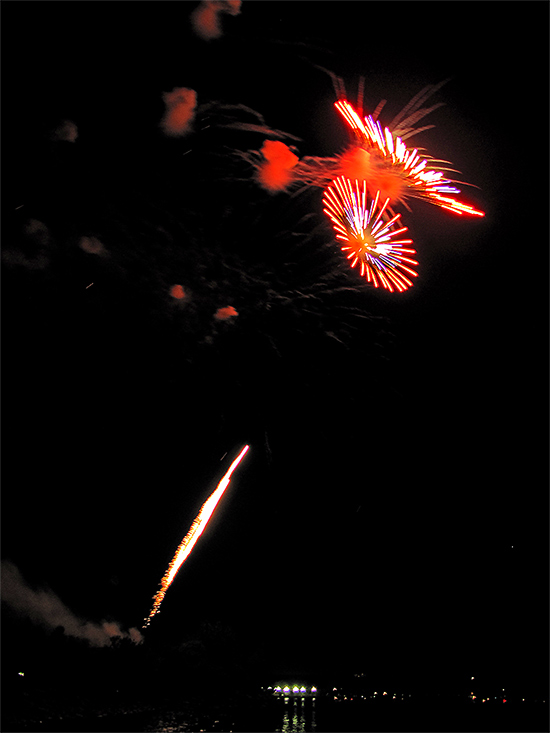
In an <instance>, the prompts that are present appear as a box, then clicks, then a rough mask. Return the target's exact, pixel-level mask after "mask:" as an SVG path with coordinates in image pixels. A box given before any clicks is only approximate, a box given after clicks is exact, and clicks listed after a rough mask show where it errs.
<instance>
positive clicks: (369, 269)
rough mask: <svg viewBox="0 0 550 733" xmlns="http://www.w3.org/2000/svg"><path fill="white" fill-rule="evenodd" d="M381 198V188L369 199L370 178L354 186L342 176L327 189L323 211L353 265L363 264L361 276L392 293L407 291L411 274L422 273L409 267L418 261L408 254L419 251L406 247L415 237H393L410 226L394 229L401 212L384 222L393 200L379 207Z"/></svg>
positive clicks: (414, 275) (361, 265)
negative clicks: (398, 238) (360, 184)
mask: <svg viewBox="0 0 550 733" xmlns="http://www.w3.org/2000/svg"><path fill="white" fill-rule="evenodd" d="M379 198H380V191H377V192H376V195H375V197H374V199H372V200H370V202H369V199H368V196H367V184H366V181H363V184H362V189H360V188H359V182H358V181H357V180H356V181H355V187H353V186H352V183H351V181H350V180H349V178H344V177H343V176H341V177H339V178H336V179H335V180H334V181H333V182H332V184H331V186H328V188H326V189H325V192H324V196H323V202H324V204H325V208H324V209H323V210H324V212H325V214H326V215H327V216H328V217H329V218H330V220H331V221H332V225H333V227H334V231H335V232H336V239H339V240H341V241H343V242H345V245H344V246H343V247H341V249H342V252H345V253H347V254H346V257H347V259H348V260H350V261H351V262H350V264H351V266H352V267H355V266H356V265H357V264H359V265H360V273H361V275H362V276H364V277H365V278H366V279H367V281H368V282H370V283H372V284H373V285H374V287H375V288H377V287H378V286H379V285H382V287H384V288H386V290H389V291H390V292H393V291H394V290H398V291H400V292H403V291H404V290H407V288H409V287H410V286H411V285H412V281H411V280H409V278H408V277H407V275H410V276H412V277H416V276H417V275H418V273H417V272H415V271H414V270H412V269H411V268H410V267H409V265H418V262H417V261H416V260H413V259H411V258H410V257H408V256H407V255H411V254H415V252H416V250H414V249H409V248H407V249H405V248H404V247H403V246H402V245H408V244H412V239H400V240H395V239H393V238H394V237H395V236H397V235H398V234H402V233H403V232H406V231H407V227H401V228H398V229H393V228H392V227H393V226H394V224H395V222H396V221H397V220H398V219H399V217H400V214H396V215H395V216H393V217H392V218H391V219H390V220H389V221H384V219H383V215H384V212H385V211H386V209H387V208H388V204H389V202H390V200H389V199H386V201H385V203H384V204H383V205H382V206H381V207H379V206H378V204H379ZM405 273H406V274H405Z"/></svg>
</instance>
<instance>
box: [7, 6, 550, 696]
mask: <svg viewBox="0 0 550 733" xmlns="http://www.w3.org/2000/svg"><path fill="white" fill-rule="evenodd" d="M196 5H197V4H196V3H187V2H154V3H153V2H78V3H77V2H38V3H34V2H3V3H2V25H3V49H4V53H3V57H4V58H3V61H4V63H3V69H2V87H3V102H4V104H3V113H4V114H3V122H4V125H3V131H2V132H3V136H2V138H3V139H2V142H3V152H4V176H3V193H4V218H3V247H2V250H3V252H2V286H3V290H2V306H3V307H2V315H3V319H2V325H3V339H2V340H3V360H2V361H3V486H2V499H3V507H2V508H3V512H2V517H3V522H2V530H3V533H2V535H3V536H2V540H3V541H2V560H3V571H4V573H5V572H6V568H8V572H9V574H10V575H9V578H10V579H11V580H10V582H11V583H12V585H11V586H10V587H11V588H12V593H13V596H12V595H10V598H9V599H6V596H5V592H4V600H5V601H6V603H5V604H3V610H6V609H7V611H8V614H9V615H10V614H11V616H13V615H14V614H15V616H19V617H21V616H25V615H31V616H32V618H33V619H34V620H35V622H36V623H39V624H40V623H42V624H46V625H47V624H48V623H49V624H50V626H51V625H52V624H53V623H54V622H53V621H52V620H51V617H50V620H49V621H46V620H45V615H44V614H42V613H41V610H40V603H41V602H44V598H45V597H46V596H47V595H48V594H55V595H56V596H57V598H58V599H59V601H60V604H61V605H62V606H63V607H64V608H65V609H66V611H67V614H69V615H72V616H74V617H77V618H79V619H82V620H85V621H88V622H91V623H93V624H98V625H101V623H102V622H103V621H110V622H116V623H117V624H118V625H119V627H120V629H122V630H124V631H125V632H128V630H129V629H130V628H132V627H137V628H139V627H140V626H141V623H142V621H143V618H144V616H146V615H147V613H148V611H149V609H150V606H151V598H152V596H153V594H154V593H155V591H156V589H157V586H158V583H159V581H160V579H161V577H162V575H163V573H164V571H165V569H166V566H167V565H168V562H169V561H170V559H171V557H172V555H173V552H174V551H175V549H176V547H177V545H178V544H179V542H180V540H181V539H182V537H183V536H184V534H185V533H186V532H187V530H188V528H189V526H190V524H191V522H192V520H193V518H194V516H195V515H196V513H197V512H198V510H199V508H200V506H201V504H202V503H203V501H204V500H205V499H206V498H207V497H208V495H209V494H210V492H211V491H212V490H213V489H214V488H215V486H216V483H217V482H218V481H219V479H220V478H221V476H222V475H223V473H224V471H225V470H226V469H227V468H228V466H229V463H230V462H231V460H232V459H233V457H235V456H236V455H237V453H238V451H239V450H240V448H241V447H242V446H243V445H244V444H245V443H249V444H250V446H251V450H250V453H249V455H248V456H247V457H246V458H245V460H244V462H243V464H242V465H241V467H240V468H239V469H238V471H237V472H236V473H235V475H234V478H233V480H232V482H231V485H230V488H229V489H228V491H227V493H226V495H225V496H224V498H223V500H222V503H221V504H220V506H219V508H218V511H217V513H216V514H215V516H214V518H213V520H212V522H211V523H210V525H209V526H208V528H207V530H206V532H205V533H204V535H203V536H202V538H201V540H200V541H199V543H198V545H197V547H196V549H195V551H194V553H193V554H192V555H191V557H190V559H189V560H188V562H187V563H186V564H185V565H184V566H183V568H182V570H181V571H180V573H179V575H178V577H177V579H176V580H175V581H174V583H173V585H172V587H171V588H170V589H169V591H168V593H167V595H166V598H165V600H164V603H163V606H162V612H161V614H160V615H159V616H157V617H155V618H154V619H153V622H152V624H151V627H150V628H149V629H148V630H147V632H146V633H145V643H147V636H148V635H152V636H155V635H156V636H157V637H159V638H160V637H162V638H163V639H165V640H172V639H173V641H174V644H177V643H181V641H182V640H184V639H186V638H192V637H193V633H194V630H195V629H196V628H197V627H198V625H199V624H200V623H201V622H203V621H204V620H205V619H206V620H209V621H212V622H219V623H222V624H225V625H227V626H228V627H230V628H232V629H234V630H235V633H237V634H238V635H239V638H242V639H246V643H247V644H249V645H250V644H251V645H256V646H257V647H258V649H259V650H261V653H262V654H264V655H265V656H266V658H268V659H270V660H272V662H273V665H274V668H277V669H278V668H280V669H285V668H288V669H289V670H298V671H300V670H304V671H313V672H315V671H316V670H321V669H322V670H325V671H330V670H348V671H352V672H353V671H364V670H368V671H369V673H371V674H373V675H374V676H376V674H377V673H378V672H379V673H380V675H383V674H387V673H388V670H395V669H396V668H398V669H399V671H400V672H399V674H400V676H401V677H402V678H403V680H404V683H406V682H407V681H409V682H410V683H411V684H413V683H414V684H416V683H417V681H418V679H419V678H422V677H423V676H425V677H426V678H429V679H437V680H438V681H439V682H441V680H446V679H448V680H452V681H453V684H455V683H456V684H457V685H459V684H462V682H463V681H464V680H467V679H469V678H470V676H472V675H479V676H480V677H481V676H484V678H486V679H487V680H488V681H490V682H491V684H496V685H499V686H500V687H505V686H507V685H510V686H512V685H513V686H515V688H516V689H518V690H529V691H530V690H534V689H535V688H536V689H538V690H544V689H546V687H547V657H548V633H547V622H548V475H547V463H548V460H547V455H548V420H547V410H548V391H547V390H548V321H547V312H548V304H547V274H548V249H547V246H548V244H547V243H548V232H547V203H548V182H547V162H548V135H547V130H548V104H547V90H548V72H547V69H548V59H547V46H548V43H547V29H548V5H547V4H546V3H539V2H491V3H482V2H477V3H471V2H460V3H451V2H448V3H437V2H417V3H404V4H402V3H399V2H337V3H336V2H330V1H329V2H244V3H243V4H242V7H241V13H240V14H239V15H230V14H226V15H224V16H223V17H222V24H223V35H222V36H221V37H220V38H218V39H214V40H210V41H205V40H203V39H201V38H200V37H198V36H197V35H196V34H195V33H194V32H193V30H192V28H191V26H190V22H189V16H190V14H191V12H192V11H193V10H194V8H195V7H196ZM321 67H322V68H321ZM323 69H327V70H330V71H331V72H333V73H334V74H335V75H337V76H339V77H341V78H342V79H343V81H344V83H345V85H346V89H347V91H348V95H349V98H350V101H352V102H354V101H355V99H356V94H357V86H358V83H359V78H360V77H361V76H363V77H364V78H365V108H366V110H369V111H373V109H374V107H375V106H376V105H377V104H378V102H379V101H380V100H381V99H387V100H388V101H387V105H386V108H384V111H383V112H382V114H381V120H382V123H385V124H387V123H388V122H389V121H391V119H392V118H393V117H394V116H395V115H396V114H397V112H399V111H400V110H401V109H402V107H403V106H404V105H405V104H406V103H407V102H408V101H409V100H410V99H411V98H412V97H413V96H414V95H415V94H417V92H419V91H420V90H421V89H422V88H423V87H425V86H426V85H428V84H437V83H439V82H441V81H443V80H446V79H448V81H447V83H446V84H445V85H443V86H442V87H441V89H439V91H438V92H437V93H436V94H435V95H434V97H433V98H431V99H430V100H429V104H435V103H438V102H442V103H443V105H442V106H441V107H439V108H438V109H436V110H434V112H432V113H431V114H430V115H429V116H428V117H427V118H426V119H425V120H423V121H422V123H419V125H420V124H424V123H426V124H429V123H431V124H433V125H434V127H433V128H432V129H431V130H426V131H425V132H422V133H420V134H419V135H418V136H417V137H415V138H413V139H412V140H413V141H414V145H415V146H422V147H425V148H426V150H427V151H428V152H429V153H430V155H432V156H433V157H435V158H440V159H445V160H449V161H451V162H452V166H451V167H453V168H455V169H457V170H458V171H460V175H458V176H457V178H458V179H459V180H460V181H464V182H467V183H469V184H473V186H466V185H464V186H462V187H461V190H462V198H463V199H464V200H466V201H468V202H469V203H471V204H472V205H474V206H475V207H476V208H479V209H482V210H483V211H484V212H485V214H486V215H485V217H484V218H477V217H470V218H467V217H458V216H455V215H453V214H452V213H450V212H446V211H444V210H443V209H438V208H436V207H431V206H430V205H428V204H426V203H423V202H419V201H414V200H413V201H412V202H410V206H411V209H412V211H411V212H408V211H407V210H406V209H404V208H402V207H401V208H399V209H398V210H399V211H401V212H402V219H403V222H404V224H405V225H406V226H408V227H409V232H410V234H411V237H412V239H413V240H414V243H415V248H416V250H417V255H418V261H419V263H420V264H419V267H418V271H419V277H418V278H417V279H416V280H415V283H414V287H413V288H411V289H410V290H409V291H407V292H406V293H403V294H400V293H387V292H385V291H381V290H380V289H378V290H375V289H374V288H373V287H371V286H370V285H369V284H368V283H366V281H365V280H364V279H363V280H362V279H361V278H360V277H359V275H358V273H357V272H356V271H355V270H351V269H350V268H349V267H348V266H347V263H346V262H345V261H343V258H341V256H340V254H339V252H338V248H337V246H336V244H334V240H333V238H332V230H331V227H330V226H329V224H328V222H327V220H326V217H324V215H323V213H322V189H319V188H314V187H311V188H310V189H308V190H307V191H303V192H302V193H300V194H299V195H296V196H291V195H290V194H288V193H279V194H277V195H270V194H269V193H267V192H265V191H263V190H262V189H261V188H260V187H259V186H258V185H257V184H256V183H255V181H254V180H253V178H252V172H251V170H250V168H248V167H247V165H246V164H245V163H244V162H243V161H242V160H240V159H239V157H238V155H236V154H235V151H247V150H259V149H260V148H261V146H262V143H263V141H264V139H265V138H266V135H265V134H261V133H259V132H251V131H245V130H243V129H235V128H227V127H223V126H222V122H223V114H222V113H221V112H220V109H223V107H222V106H223V105H241V106H240V107H234V108H233V112H231V114H235V119H237V120H241V121H243V122H253V121H254V120H253V119H252V117H247V116H246V112H245V110H244V108H243V107H242V105H244V106H246V107H248V108H250V109H252V110H255V111H256V112H258V113H260V114H261V115H263V118H264V119H265V125H266V126H268V127H270V128H273V129H275V130H282V131H284V132H286V133H288V134H289V135H293V136H295V137H296V138H299V140H298V141H297V140H287V143H288V144H294V145H295V146H296V149H297V151H298V153H299V155H300V157H302V156H304V155H310V156H331V155H335V154H337V153H339V152H341V151H342V150H343V148H344V147H345V146H346V145H347V144H348V143H349V142H350V138H349V136H348V133H347V130H346V129H345V124H344V123H343V121H342V120H341V119H340V116H339V115H338V114H337V112H336V110H335V109H334V107H333V103H334V101H336V93H335V91H334V88H333V85H332V82H331V78H330V76H329V75H328V74H327V73H325V72H324V71H323ZM175 87H185V88H188V89H193V90H195V91H196V93H197V105H198V108H197V115H196V119H195V122H194V125H193V129H192V130H191V132H190V133H189V134H188V135H186V136H184V137H181V138H170V137H167V136H166V135H164V134H163V132H162V130H161V128H160V127H159V123H160V120H161V118H162V115H163V113H164V109H165V107H164V103H163V98H162V95H163V93H165V92H169V91H171V90H172V89H173V88H175ZM214 103H217V104H214ZM225 110H226V112H227V107H226V108H225ZM227 114H229V113H227ZM64 120H70V121H71V122H72V123H73V125H74V129H77V131H78V132H77V135H78V136H77V137H76V139H73V140H70V139H66V137H67V134H68V133H66V132H65V133H62V132H59V130H60V129H62V124H63V121H64ZM63 129H65V131H66V130H67V129H73V128H63ZM56 131H57V132H56ZM64 134H65V139H60V137H61V138H62V137H63V135H64ZM83 238H87V239H85V240H83ZM83 241H84V242H85V243H86V242H87V243H88V244H87V245H86V244H84V245H83ZM90 243H91V244H90ZM86 248H87V249H86ZM92 283H93V284H92ZM174 284H181V285H182V286H183V288H184V290H185V292H186V293H187V297H186V298H185V299H182V301H181V302H180V301H178V300H177V299H175V298H173V297H172V296H171V295H170V288H171V287H172V286H173V285H174ZM297 293H302V294H305V293H310V294H312V293H314V294H315V297H314V298H313V297H312V298H309V299H308V298H305V297H299V296H298V295H297ZM229 306H231V307H233V308H234V309H235V310H236V312H237V313H238V315H237V316H234V317H232V318H228V319H227V320H225V321H223V320H217V319H216V318H215V317H214V314H215V313H216V311H217V309H219V308H225V307H229ZM14 568H16V569H17V570H18V572H19V575H17V570H15V569H14ZM14 577H15V578H16V581H14V580H13V579H14ZM14 583H15V589H14V585H13V584H14ZM41 589H42V590H43V591H44V593H43V594H42V595H40V594H39V592H38V591H39V590H41ZM25 594H26V595H25ZM22 596H25V597H26V598H27V600H28V606H26V607H25V609H26V610H25V609H22V607H21V606H17V603H18V601H17V599H18V598H19V599H20V598H21V597H22ZM40 598H41V599H42V601H41V600H40ZM29 599H30V600H29ZM32 604H34V605H35V608H34V609H33V610H32V611H31V610H30V606H31V605H32ZM11 616H8V617H11ZM60 623H61V622H60ZM55 625H56V624H55ZM65 625H66V624H65ZM243 643H245V642H243ZM500 682H502V685H500Z"/></svg>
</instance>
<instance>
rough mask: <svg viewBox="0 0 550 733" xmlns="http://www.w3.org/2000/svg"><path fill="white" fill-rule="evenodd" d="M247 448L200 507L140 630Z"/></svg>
mask: <svg viewBox="0 0 550 733" xmlns="http://www.w3.org/2000/svg"><path fill="white" fill-rule="evenodd" d="M249 448H250V446H249V445H245V447H244V448H243V449H242V450H241V452H240V453H239V455H238V456H237V457H236V458H235V460H234V461H233V463H232V464H231V465H230V466H229V469H228V470H227V472H226V474H225V475H224V477H223V478H222V480H221V481H220V483H219V484H218V485H217V487H216V489H215V491H214V492H213V493H212V494H210V496H209V497H208V499H207V500H206V501H205V502H204V504H203V505H202V507H201V510H200V512H199V513H198V514H197V516H196V517H195V519H194V521H193V524H192V525H191V529H190V530H189V532H188V533H187V534H186V535H185V537H184V538H183V540H182V541H181V543H180V545H179V547H178V549H177V551H176V554H175V555H174V557H173V559H172V562H171V563H170V565H168V569H167V571H166V573H165V574H164V577H163V578H162V580H161V582H160V590H158V591H157V593H156V594H155V595H154V596H153V601H154V602H153V606H152V608H151V611H150V613H149V616H147V618H146V619H145V623H144V624H143V627H142V628H145V627H146V626H149V624H150V623H151V619H152V618H153V616H154V615H155V614H156V613H158V610H159V607H160V604H161V603H162V600H163V598H164V596H165V595H166V591H167V590H168V588H169V586H170V584H171V583H172V581H173V580H174V578H175V577H176V575H177V572H178V570H179V569H180V567H181V566H182V565H183V563H184V562H185V561H186V560H187V558H188V557H189V555H190V554H191V550H192V549H193V547H194V546H195V544H196V542H197V540H198V539H199V537H200V536H201V534H202V533H203V532H204V529H205V527H206V525H207V524H208V520H209V519H210V517H211V516H212V514H213V513H214V509H215V508H216V506H217V505H218V502H219V500H220V499H221V498H222V496H223V494H224V491H225V490H226V489H227V487H228V486H229V482H230V481H231V474H232V473H233V471H234V470H235V469H236V468H237V466H238V465H239V463H240V462H241V461H242V459H243V458H244V456H245V455H246V453H247V451H248V449H249Z"/></svg>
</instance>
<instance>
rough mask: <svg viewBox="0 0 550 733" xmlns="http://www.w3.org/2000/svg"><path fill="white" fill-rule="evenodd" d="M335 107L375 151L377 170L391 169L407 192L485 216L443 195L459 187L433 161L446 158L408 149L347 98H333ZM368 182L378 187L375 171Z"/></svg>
mask: <svg viewBox="0 0 550 733" xmlns="http://www.w3.org/2000/svg"><path fill="white" fill-rule="evenodd" d="M335 107H336V109H337V110H338V112H340V114H341V115H342V117H343V118H344V119H345V120H346V122H347V123H348V125H349V126H350V127H351V129H352V130H354V132H355V133H356V135H357V137H358V138H359V139H360V141H361V145H362V146H364V147H365V148H367V149H369V150H371V151H376V152H377V153H378V157H379V162H380V163H381V166H382V167H381V170H380V173H379V174H380V175H383V173H385V174H386V175H387V174H388V173H389V172H391V174H392V175H394V176H395V178H396V184H397V183H401V184H403V185H405V186H406V189H407V195H408V196H411V197H412V198H420V199H423V200H424V201H429V202H430V203H432V204H436V206H441V207H442V208H444V209H448V210H449V211H454V213H455V214H471V215H472V216H484V213H483V212H482V211H476V210H475V209H474V208H473V207H472V206H469V205H468V204H463V203H462V202H461V201H457V200H456V199H454V198H451V197H450V196H447V195H442V194H448V193H460V190H459V189H458V188H456V187H455V186H453V185H452V183H453V181H451V180H449V179H448V178H444V175H443V170H448V169H440V168H438V166H436V165H434V164H435V163H441V162H445V161H436V160H434V159H433V158H430V157H427V156H422V155H420V154H419V153H418V150H416V149H414V150H412V151H411V150H409V149H408V148H407V146H406V145H405V143H404V142H403V141H402V139H401V138H400V137H397V136H394V135H393V134H392V133H391V132H390V130H389V129H388V128H387V127H385V128H384V130H382V127H381V125H380V122H378V121H375V120H374V119H373V117H372V115H367V117H365V118H364V121H363V120H362V119H361V117H360V116H359V115H358V114H357V112H356V111H355V109H354V108H353V107H352V105H351V104H350V103H349V102H348V101H347V100H346V99H339V100H338V101H337V102H335ZM369 185H370V186H371V188H376V187H380V186H378V184H377V181H376V175H375V176H374V179H373V180H372V181H369Z"/></svg>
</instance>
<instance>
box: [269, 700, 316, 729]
mask: <svg viewBox="0 0 550 733" xmlns="http://www.w3.org/2000/svg"><path fill="white" fill-rule="evenodd" d="M315 728H316V723H315V700H312V701H311V704H310V705H309V704H308V705H306V704H304V703H302V704H301V705H300V704H299V703H298V700H296V699H295V700H293V701H292V703H289V701H288V700H285V707H284V713H283V721H282V725H281V727H280V728H277V729H276V733H309V732H310V731H314V730H315Z"/></svg>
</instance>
